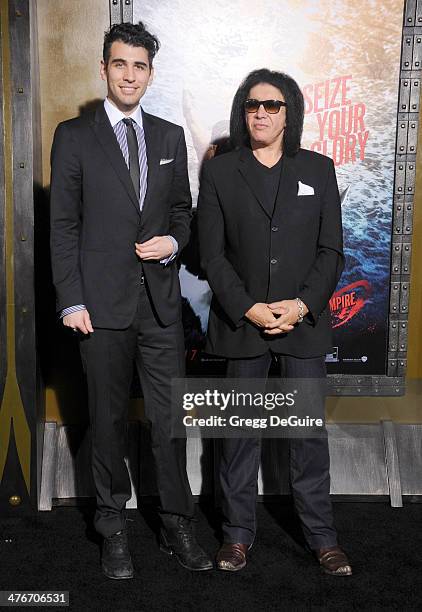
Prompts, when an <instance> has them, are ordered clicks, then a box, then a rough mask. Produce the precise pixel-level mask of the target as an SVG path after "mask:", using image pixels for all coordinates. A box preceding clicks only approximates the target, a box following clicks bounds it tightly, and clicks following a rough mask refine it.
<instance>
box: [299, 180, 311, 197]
mask: <svg viewBox="0 0 422 612" xmlns="http://www.w3.org/2000/svg"><path fill="white" fill-rule="evenodd" d="M297 195H298V196H307V195H315V191H314V188H313V187H311V186H310V185H305V183H301V182H300V181H299V182H298V185H297Z"/></svg>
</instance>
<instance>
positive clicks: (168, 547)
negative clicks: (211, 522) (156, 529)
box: [160, 514, 213, 572]
mask: <svg viewBox="0 0 422 612" xmlns="http://www.w3.org/2000/svg"><path fill="white" fill-rule="evenodd" d="M161 519H162V522H163V527H162V528H161V531H160V549H161V550H162V551H163V552H165V553H167V554H168V555H174V556H175V557H176V559H177V560H178V562H179V563H180V565H183V567H185V568H186V569H189V570H193V571H196V572H201V571H205V570H210V569H212V568H213V563H212V561H211V559H210V558H209V557H208V555H207V554H206V553H205V552H204V551H203V550H202V548H201V547H200V546H199V544H198V542H197V541H196V538H195V534H194V532H193V522H192V521H190V520H189V519H187V518H184V517H183V516H178V515H177V514H163V515H162V516H161Z"/></svg>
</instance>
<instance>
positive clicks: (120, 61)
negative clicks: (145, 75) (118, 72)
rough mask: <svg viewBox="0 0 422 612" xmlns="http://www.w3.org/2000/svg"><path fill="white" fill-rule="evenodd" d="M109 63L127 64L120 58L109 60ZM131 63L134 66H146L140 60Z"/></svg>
mask: <svg viewBox="0 0 422 612" xmlns="http://www.w3.org/2000/svg"><path fill="white" fill-rule="evenodd" d="M111 63H112V64H117V63H120V64H127V60H125V59H123V58H122V57H114V58H113V59H112V60H111ZM133 63H134V64H136V65H137V66H148V64H147V63H146V62H143V61H142V60H140V61H137V62H136V61H135V62H133Z"/></svg>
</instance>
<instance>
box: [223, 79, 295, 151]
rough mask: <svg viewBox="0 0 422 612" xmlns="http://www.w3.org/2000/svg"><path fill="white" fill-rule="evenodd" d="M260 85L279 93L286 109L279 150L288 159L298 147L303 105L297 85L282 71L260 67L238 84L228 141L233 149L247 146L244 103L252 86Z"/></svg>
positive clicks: (248, 144)
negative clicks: (281, 148) (268, 86)
mask: <svg viewBox="0 0 422 612" xmlns="http://www.w3.org/2000/svg"><path fill="white" fill-rule="evenodd" d="M260 83H268V84H269V85H273V87H277V89H279V90H280V91H281V93H282V94H283V97H284V100H285V102H286V104H287V107H286V127H285V129H284V136H283V151H284V153H286V155H288V156H293V155H295V154H296V153H297V152H298V150H299V148H300V140H301V138H302V131H303V117H304V102H303V95H302V92H301V91H300V88H299V85H298V84H297V83H296V81H295V80H294V79H292V77H290V76H289V75H288V74H284V73H283V72H276V71H275V70H268V68H261V69H259V70H254V71H253V72H250V73H249V74H248V76H247V77H246V78H245V79H244V81H243V82H242V83H241V84H240V86H239V89H238V90H237V92H236V94H235V96H234V99H233V104H232V110H231V115H230V142H231V146H232V147H234V148H237V147H240V146H245V145H246V146H250V140H249V134H248V131H247V128H246V120H245V109H244V107H243V105H244V103H245V100H247V99H248V97H249V92H250V90H251V89H252V87H255V85H259V84H260Z"/></svg>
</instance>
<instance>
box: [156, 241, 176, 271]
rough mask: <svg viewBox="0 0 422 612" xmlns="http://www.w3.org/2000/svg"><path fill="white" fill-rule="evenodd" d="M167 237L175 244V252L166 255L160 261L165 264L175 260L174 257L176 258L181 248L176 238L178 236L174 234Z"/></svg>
mask: <svg viewBox="0 0 422 612" xmlns="http://www.w3.org/2000/svg"><path fill="white" fill-rule="evenodd" d="M166 238H169V239H170V240H171V242H172V244H173V253H172V254H171V255H170V256H169V257H166V259H161V260H160V263H162V264H164V265H165V266H166V265H167V264H169V263H171V262H172V261H173V259H175V258H176V255H177V252H178V250H179V244H178V242H177V240H176V238H173V236H166Z"/></svg>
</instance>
